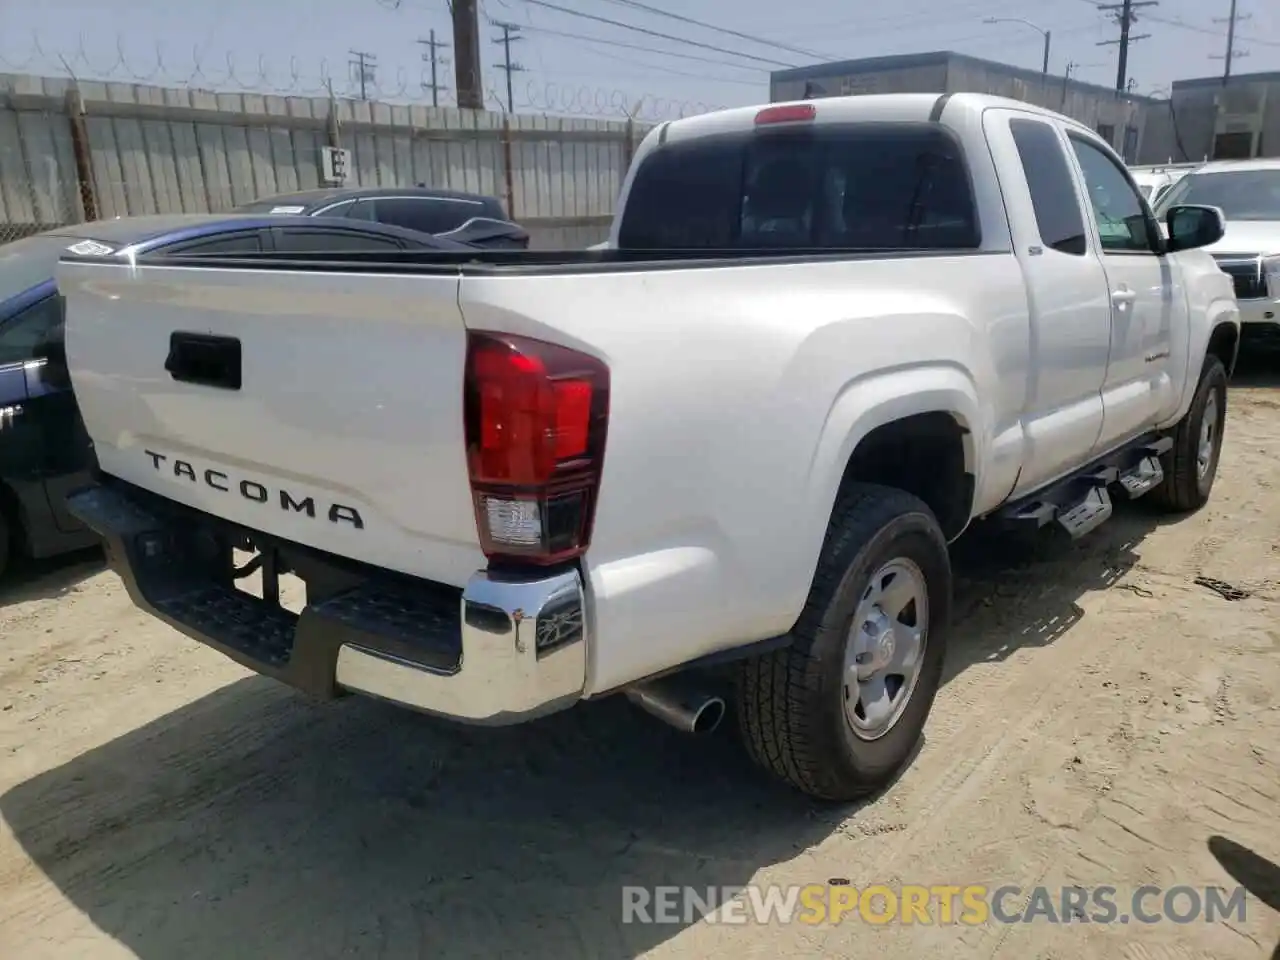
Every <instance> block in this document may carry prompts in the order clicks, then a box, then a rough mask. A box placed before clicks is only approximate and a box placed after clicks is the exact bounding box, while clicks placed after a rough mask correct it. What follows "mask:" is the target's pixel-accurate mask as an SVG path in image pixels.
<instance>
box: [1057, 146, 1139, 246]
mask: <svg viewBox="0 0 1280 960" xmlns="http://www.w3.org/2000/svg"><path fill="white" fill-rule="evenodd" d="M1070 140H1071V147H1072V149H1073V150H1075V153H1076V158H1077V159H1078V160H1079V161H1080V168H1081V170H1082V171H1083V173H1084V181H1085V189H1086V192H1087V194H1088V198H1089V205H1090V206H1091V207H1092V209H1093V218H1094V220H1095V221H1097V224H1098V239H1099V241H1100V242H1101V244H1102V249H1103V252H1104V253H1152V252H1153V248H1154V238H1153V237H1152V236H1151V221H1150V219H1149V217H1148V216H1147V208H1146V204H1145V203H1144V202H1143V200H1142V195H1141V194H1139V193H1138V191H1137V190H1136V189H1135V188H1134V186H1133V184H1132V183H1130V182H1129V178H1128V177H1127V176H1126V175H1125V172H1124V170H1123V169H1122V168H1121V167H1120V165H1119V164H1118V163H1116V161H1114V160H1112V159H1111V157H1109V156H1108V155H1107V154H1105V153H1104V152H1103V151H1101V150H1099V149H1098V148H1097V147H1096V146H1094V145H1093V144H1092V143H1089V142H1087V141H1085V140H1082V139H1080V138H1079V137H1070Z"/></svg>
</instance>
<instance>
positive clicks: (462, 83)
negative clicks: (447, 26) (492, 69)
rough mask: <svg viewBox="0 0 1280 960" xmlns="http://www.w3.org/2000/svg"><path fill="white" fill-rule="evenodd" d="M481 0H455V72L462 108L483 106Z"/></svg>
mask: <svg viewBox="0 0 1280 960" xmlns="http://www.w3.org/2000/svg"><path fill="white" fill-rule="evenodd" d="M478 10H479V3H478V0H451V2H450V5H449V11H450V13H452V14H453V49H454V52H455V57H454V68H453V76H454V82H453V87H454V90H456V91H457V96H458V109H460V110H483V109H484V90H483V88H482V87H481V85H480V17H479V13H478V12H477V11H478Z"/></svg>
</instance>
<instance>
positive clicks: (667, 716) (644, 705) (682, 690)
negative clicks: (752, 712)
mask: <svg viewBox="0 0 1280 960" xmlns="http://www.w3.org/2000/svg"><path fill="white" fill-rule="evenodd" d="M624 692H625V693H626V695H627V699H628V700H630V701H631V702H632V703H634V704H635V705H636V706H638V707H639V708H640V709H641V710H644V711H645V712H646V713H650V714H652V715H653V716H655V717H657V718H658V719H659V720H661V721H662V722H663V723H666V724H669V725H670V726H673V727H675V728H676V729H677V730H680V731H683V732H684V733H697V734H703V733H710V732H711V731H713V730H714V729H715V728H716V727H718V726H720V721H721V720H723V719H724V714H725V706H724V700H723V699H721V698H720V697H717V696H714V695H713V694H709V693H705V692H703V691H701V690H698V689H696V688H694V687H692V686H689V685H687V684H685V683H684V682H682V681H681V680H679V679H677V678H675V677H664V678H663V679H660V680H652V681H649V682H648V683H637V684H635V685H634V686H630V687H627V688H626V690H625V691H624Z"/></svg>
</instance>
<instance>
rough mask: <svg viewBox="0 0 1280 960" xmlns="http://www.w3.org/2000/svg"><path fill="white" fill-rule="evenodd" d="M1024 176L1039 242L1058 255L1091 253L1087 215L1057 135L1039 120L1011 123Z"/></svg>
mask: <svg viewBox="0 0 1280 960" xmlns="http://www.w3.org/2000/svg"><path fill="white" fill-rule="evenodd" d="M1009 131H1010V132H1011V133H1012V134H1013V142H1014V143H1015V144H1016V145H1017V147H1018V157H1019V158H1020V159H1021V160H1022V172H1023V174H1024V175H1025V176H1026V178H1027V188H1028V189H1029V190H1030V191H1031V205H1032V207H1033V208H1034V209H1035V213H1036V226H1038V227H1039V228H1040V242H1041V243H1043V244H1044V245H1045V246H1046V247H1048V248H1049V249H1051V250H1057V251H1058V252H1059V253H1070V254H1074V255H1076V256H1082V255H1083V254H1084V253H1085V252H1086V251H1087V250H1088V249H1089V241H1088V238H1087V236H1086V234H1085V229H1084V214H1083V213H1081V212H1080V201H1079V200H1078V199H1076V188H1075V183H1074V182H1073V181H1072V179H1071V168H1070V167H1069V166H1067V155H1066V154H1065V153H1063V152H1062V142H1061V141H1060V140H1059V139H1058V132H1057V131H1056V130H1054V128H1053V127H1051V126H1050V125H1049V124H1047V123H1042V122H1041V121H1039V120H1011V121H1009Z"/></svg>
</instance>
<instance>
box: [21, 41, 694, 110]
mask: <svg viewBox="0 0 1280 960" xmlns="http://www.w3.org/2000/svg"><path fill="white" fill-rule="evenodd" d="M6 46H7V47H11V43H6ZM153 48H154V49H153V51H152V52H151V53H150V54H147V55H142V54H139V53H138V52H137V51H136V50H132V51H131V50H128V49H126V46H125V43H124V39H123V38H122V37H117V38H116V42H115V49H114V53H113V54H107V55H103V54H102V53H101V52H99V53H97V54H95V55H91V54H90V52H89V50H88V48H87V46H86V43H85V38H84V37H83V36H81V37H79V38H77V43H76V45H75V47H74V48H73V49H71V50H66V49H57V50H51V49H49V48H47V47H46V46H45V45H44V44H43V43H42V42H41V39H40V35H39V34H38V33H33V34H32V35H31V43H30V47H29V49H28V51H27V53H26V55H25V56H23V55H14V54H13V52H12V51H11V49H5V48H0V71H4V72H10V73H26V74H44V75H48V73H49V71H50V69H51V64H58V65H60V66H61V73H63V74H65V75H66V76H68V77H70V78H71V79H75V80H80V81H99V82H124V83H143V84H154V85H156V86H173V87H179V88H185V89H190V90H200V91H204V92H210V93H255V94H263V95H278V96H301V97H320V96H331V95H332V96H338V97H343V98H345V99H359V98H360V94H361V92H363V93H364V95H365V97H364V98H366V99H369V100H377V101H382V102H388V103H413V104H423V103H430V102H432V99H433V98H432V92H431V86H430V71H429V69H426V68H424V69H421V70H420V71H418V76H417V77H416V78H415V77H414V76H413V73H412V72H411V71H409V70H407V69H405V68H403V67H398V68H396V69H395V71H394V73H393V74H391V76H390V78H388V76H387V73H386V72H385V71H384V70H383V68H382V67H381V66H379V67H378V68H377V69H376V70H375V73H374V76H373V77H371V78H368V77H366V79H365V80H364V81H363V83H362V82H361V81H360V80H358V79H356V78H355V77H353V76H352V75H351V71H350V65H349V64H348V63H346V62H343V63H342V64H341V66H340V67H339V68H338V69H335V68H334V65H333V64H332V63H331V62H330V61H329V60H327V59H325V58H321V59H320V60H319V69H318V72H314V73H309V72H307V71H306V70H305V69H304V67H303V64H302V62H301V61H300V59H299V58H298V57H296V56H290V57H289V58H288V61H287V63H286V64H285V65H284V66H283V68H282V67H281V66H280V65H279V64H273V63H272V62H271V61H270V60H269V59H268V58H267V57H266V56H263V55H257V56H251V57H250V56H243V55H242V56H239V57H237V55H235V54H233V53H225V54H222V55H220V56H214V55H210V54H209V53H208V52H205V51H201V49H200V47H199V45H193V46H192V48H191V53H190V57H189V58H188V62H189V63H190V66H189V67H186V68H184V69H179V68H177V67H176V66H175V64H176V63H177V62H178V61H177V58H176V56H175V55H172V54H170V53H168V52H167V51H166V48H165V46H164V45H163V44H161V43H156V44H154V45H153ZM53 69H56V68H53ZM663 72H664V73H665V71H663ZM517 90H519V91H520V92H522V93H523V94H524V96H523V100H521V99H520V98H519V97H517V102H516V103H515V105H514V108H515V111H516V112H518V113H519V112H536V113H547V114H558V115H566V116H582V117H597V118H614V119H626V118H627V117H631V118H632V119H635V120H641V121H645V122H660V121H662V120H675V119H679V118H680V117H685V116H691V115H693V114H697V113H705V112H708V111H710V110H715V109H719V108H718V107H717V106H715V105H712V104H707V103H703V102H700V101H696V100H687V99H682V98H679V97H669V96H657V95H653V94H649V93H639V92H637V91H635V90H626V89H622V88H617V87H599V86H592V85H589V84H578V83H558V82H556V81H554V80H547V81H540V80H530V81H528V82H527V83H524V84H520V85H518V86H517ZM445 99H448V98H445ZM486 102H487V103H488V104H489V105H490V106H491V108H492V109H495V110H497V111H502V110H504V109H505V108H506V103H505V98H503V97H500V96H499V95H498V93H497V91H496V89H494V88H490V89H489V90H487V91H486Z"/></svg>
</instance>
